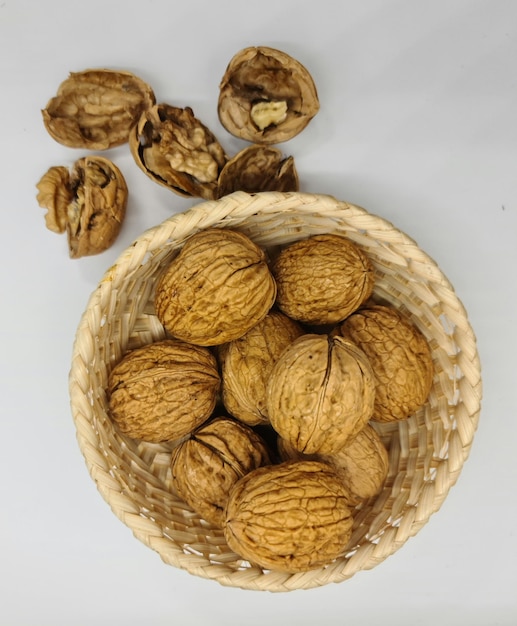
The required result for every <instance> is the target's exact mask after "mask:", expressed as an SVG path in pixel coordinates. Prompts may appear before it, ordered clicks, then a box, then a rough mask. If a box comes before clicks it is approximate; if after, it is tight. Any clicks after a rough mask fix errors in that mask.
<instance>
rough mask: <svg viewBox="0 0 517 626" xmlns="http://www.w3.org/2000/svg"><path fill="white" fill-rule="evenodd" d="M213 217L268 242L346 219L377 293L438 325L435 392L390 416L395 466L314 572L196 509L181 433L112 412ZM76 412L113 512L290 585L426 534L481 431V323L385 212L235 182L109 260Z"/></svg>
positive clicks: (243, 582)
mask: <svg viewBox="0 0 517 626" xmlns="http://www.w3.org/2000/svg"><path fill="white" fill-rule="evenodd" d="M210 226H218V227H228V228H233V229H238V230H241V231H243V232H244V233H246V234H247V235H249V236H250V237H251V238H252V239H253V240H254V241H256V242H257V243H258V244H259V245H261V246H264V247H266V248H271V247H274V246H278V245H282V244H286V243H289V242H292V241H295V240H297V239H300V238H303V237H307V236H309V235H312V234H317V233H323V232H336V233H342V234H345V235H346V236H348V237H349V238H350V239H351V240H353V241H354V242H356V243H357V244H359V245H360V246H361V247H362V248H363V249H364V250H365V251H366V253H367V254H368V255H369V257H370V258H371V260H372V262H373V265H374V268H375V274H376V287H375V292H374V293H375V297H376V298H378V299H379V300H380V301H384V302H388V303H391V304H393V305H394V306H396V307H398V308H400V309H402V310H403V311H404V312H405V313H407V314H408V315H409V316H410V317H411V318H412V320H413V321H414V323H415V324H416V325H417V326H418V327H419V328H420V330H421V331H422V332H423V333H424V334H425V336H426V337H427V339H428V341H429V343H430V345H431V347H432V352H433V358H434V365H435V378H434V383H433V387H432V391H431V394H430V396H429V401H428V403H427V404H426V405H425V406H424V407H423V408H422V409H421V410H419V411H418V412H417V413H416V414H414V415H413V416H411V417H410V418H409V419H407V420H404V421H401V422H399V423H395V424H388V425H382V426H381V429H380V430H381V434H382V437H383V440H384V442H385V443H386V445H387V446H388V448H389V458H390V466H389V474H388V478H387V481H386V484H385V486H384V489H383V491H382V492H381V494H380V495H379V496H378V497H377V498H375V499H372V501H369V502H367V503H365V504H364V505H362V506H361V507H360V508H358V510H357V514H356V516H355V524H354V531H353V535H352V538H351V541H350V544H349V549H348V552H347V554H346V555H345V556H344V557H342V558H340V559H339V560H337V561H335V562H333V563H332V564H331V565H329V566H327V567H324V568H321V569H316V570H314V571H310V572H307V573H303V574H291V575H289V574H283V573H278V572H272V571H267V570H262V569H260V568H259V567H256V566H254V565H251V564H249V563H247V562H245V561H243V560H241V559H240V558H239V557H238V556H237V555H236V554H234V553H232V552H231V551H230V550H229V548H228V547H227V545H226V543H225V541H224V538H223V535H222V531H221V530H219V529H215V528H213V527H212V526H210V525H209V524H208V523H206V522H205V521H204V520H202V519H201V518H200V517H199V516H198V515H197V514H195V513H194V512H192V510H191V509H189V507H188V506H187V505H185V504H184V503H183V502H182V501H181V500H179V499H178V498H177V497H176V496H175V495H174V493H173V491H172V489H171V485H170V469H169V458H170V447H169V445H167V444H148V443H141V442H138V441H134V440H131V439H129V438H127V437H125V436H123V435H121V434H120V433H119V432H118V431H117V430H116V428H115V427H114V426H113V424H112V422H111V421H110V419H109V417H108V415H107V408H106V396H105V388H106V380H107V376H108V372H109V370H110V367H112V366H113V364H115V363H116V362H117V361H118V360H119V359H120V358H121V357H122V355H123V354H124V353H125V352H126V351H127V350H128V349H131V348H135V347H137V346H140V345H142V344H146V343H149V342H152V341H154V340H158V339H161V338H162V337H163V336H164V330H163V328H162V326H161V324H160V323H159V322H158V321H157V319H156V317H155V315H154V311H153V288H154V285H155V282H156V278H157V276H158V275H159V273H160V269H161V267H162V265H163V263H164V262H167V260H168V259H171V258H172V257H173V256H174V255H175V254H176V252H177V250H178V249H179V248H180V247H181V245H182V244H183V242H184V241H185V239H186V238H187V237H188V236H190V235H192V234H193V233H194V232H196V231H198V230H200V229H203V228H207V227H210ZM70 397H71V408H72V414H73V418H74V421H75V425H76V428H77V438H78V442H79V446H80V449H81V451H82V454H83V455H84V458H85V460H86V464H87V467H88V470H89V472H90V474H91V477H92V478H93V480H94V481H95V483H96V485H97V488H98V490H99V491H100V493H101V494H102V496H103V497H104V499H105V500H106V501H107V503H108V504H109V505H110V507H111V508H112V510H113V512H114V513H115V515H117V516H118V517H119V519H120V520H121V521H122V522H123V523H124V524H126V525H127V526H128V527H129V528H130V529H131V530H132V531H133V533H134V535H135V536H136V537H137V538H138V539H139V540H141V541H142V542H144V543H145V544H146V545H147V546H149V547H150V548H152V549H153V550H155V551H156V552H157V553H158V554H159V555H160V557H161V558H162V559H163V561H164V562H166V563H168V564H170V565H173V566H175V567H178V568H182V569H185V570H187V571H188V572H190V573H191V574H194V575H196V576H200V577H204V578H211V579H215V580H216V581H218V582H219V583H220V584H222V585H227V586H233V587H240V588H244V589H256V590H269V591H290V590H294V589H300V588H305V589H307V588H312V587H317V586H321V585H325V584H327V583H330V582H340V581H343V580H346V579H348V578H350V577H351V576H353V575H354V574H355V573H356V572H358V571H361V570H367V569H371V568H372V567H374V566H376V565H377V564H379V563H380V562H382V561H383V560H384V559H385V558H386V557H388V556H389V555H391V554H393V553H394V552H395V551H396V550H398V549H399V548H400V547H401V546H402V545H403V544H404V543H405V542H406V540H407V539H408V538H409V537H411V536H413V535H415V534H416V533H417V532H418V531H419V530H420V528H422V526H423V525H424V524H426V522H427V521H428V520H429V518H430V516H431V515H432V514H433V513H434V512H435V511H437V510H438V509H439V508H440V506H441V504H442V502H443V501H444V499H445V497H446V496H447V493H448V491H449V489H450V488H451V486H452V485H454V483H455V482H456V480H457V478H458V475H459V473H460V471H461V469H462V466H463V463H464V462H465V460H466V458H467V456H468V454H469V451H470V448H471V445H472V441H473V437H474V433H475V431H476V427H477V423H478V418H479V411H480V402H481V377H480V365H479V358H478V353H477V348H476V340H475V336H474V334H473V332H472V329H471V327H470V325H469V322H468V319H467V314H466V312H465V310H464V307H463V306H462V304H461V302H459V300H458V298H457V297H456V295H455V292H454V290H453V287H452V286H451V285H450V283H449V281H448V280H447V279H446V278H445V277H444V275H443V273H442V272H441V271H440V269H439V268H438V267H437V265H436V264H435V263H434V262H433V261H432V260H431V259H430V258H429V257H428V256H427V255H426V254H425V253H424V252H422V250H420V249H419V248H418V246H417V245H416V244H415V242H414V241H412V240H411V239H410V238H409V237H407V236H406V235H405V234H403V233H402V232H400V231H398V230H397V229H396V228H394V227H393V226H392V225H391V224H390V223H388V222H387V221H385V220H383V219H381V218H379V217H376V216H374V215H371V214H369V213H368V212H366V211H365V210H364V209H361V208H359V207H356V206H353V205H350V204H347V203H345V202H341V201H338V200H336V199H334V198H332V197H330V196H326V195H310V194H301V193H274V192H268V193H261V194H255V195H248V194H245V193H242V192H236V193H234V194H231V195H229V196H226V197H224V198H222V199H221V200H218V201H213V202H202V203H200V204H198V205H197V206H194V207H193V208H191V209H190V210H188V211H186V212H184V213H180V214H177V215H174V216H173V217H171V218H169V219H168V220H166V221H165V222H164V223H162V224H160V225H159V226H156V227H154V228H151V229H150V230H148V231H146V232H144V233H143V234H142V235H141V236H140V237H139V238H138V239H137V240H136V241H135V242H134V243H133V245H131V246H130V247H129V248H128V249H127V250H126V251H125V252H124V253H123V254H122V255H121V256H120V257H119V259H118V261H117V262H116V264H115V265H114V266H113V267H111V268H110V269H109V270H108V271H107V272H106V274H105V276H104V278H103V279H102V281H101V283H100V284H99V286H98V287H97V289H96V290H95V291H94V292H93V294H92V295H91V297H90V300H89V303H88V306H87V308H86V311H85V312H84V315H83V316H82V319H81V321H80V324H79V327H78V330H77V336H76V340H75V343H74V349H73V360H72V366H71V372H70Z"/></svg>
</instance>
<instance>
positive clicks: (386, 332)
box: [339, 305, 434, 422]
mask: <svg viewBox="0 0 517 626" xmlns="http://www.w3.org/2000/svg"><path fill="white" fill-rule="evenodd" d="M339 333H340V334H341V335H342V336H343V337H345V338H347V339H349V340H350V341H353V342H354V343H356V344H357V345H358V346H359V347H360V348H361V349H362V350H363V352H365V354H366V355H367V356H368V359H369V361H370V363H371V364H372V369H373V372H374V375H375V381H376V394H375V405H374V409H373V415H372V419H374V420H376V421H379V422H392V421H395V420H401V419H406V418H408V417H409V416H410V415H411V414H412V413H414V412H415V411H416V410H417V409H419V408H420V407H421V406H422V405H423V404H424V403H425V401H426V400H427V398H428V396H429V392H430V390H431V386H432V383H433V372H434V368H433V360H432V353H431V348H430V346H429V344H428V343H427V340H426V338H425V337H424V335H423V334H422V333H421V332H420V331H419V330H418V328H417V327H416V326H415V325H414V324H413V323H412V322H411V320H410V319H409V318H408V317H406V316H405V315H404V314H403V313H401V312H400V311H398V310H397V309H395V308H393V307H390V306H384V305H373V306H368V307H364V308H362V309H360V310H359V311H356V312H355V313H354V314H353V315H351V316H350V317H348V318H347V319H346V320H345V321H344V322H343V323H342V324H341V325H340V326H339Z"/></svg>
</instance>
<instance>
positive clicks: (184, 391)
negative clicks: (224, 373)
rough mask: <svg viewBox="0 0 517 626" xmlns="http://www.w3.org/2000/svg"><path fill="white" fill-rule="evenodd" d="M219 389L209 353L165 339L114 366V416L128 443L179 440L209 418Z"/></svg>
mask: <svg viewBox="0 0 517 626" xmlns="http://www.w3.org/2000/svg"><path fill="white" fill-rule="evenodd" d="M220 383H221V381H220V377H219V371H218V368H217V361H216V359H215V357H214V355H213V354H212V353H211V352H210V351H209V350H208V349H207V348H203V347H200V346H194V345H191V344H188V343H185V342H182V341H176V340H172V339H164V340H162V341H157V342H155V343H152V344H148V345H144V346H142V347H140V348H136V349H134V350H132V351H131V352H128V353H127V354H126V355H125V356H124V357H123V358H122V360H121V361H119V362H118V363H117V364H116V365H115V367H114V368H113V369H112V371H111V372H110V374H109V377H108V388H107V394H108V402H109V411H110V414H111V417H112V419H113V421H114V422H115V423H116V424H117V425H118V427H119V428H120V430H121V431H122V432H123V433H124V434H126V435H128V436H129V437H133V438H135V439H142V440H144V441H149V442H160V441H171V440H175V439H179V438H181V437H183V436H185V435H187V434H188V433H190V432H191V431H192V430H193V429H194V428H196V427H197V426H200V425H201V424H202V423H203V422H205V421H206V420H207V419H208V418H209V417H210V415H211V414H212V411H213V409H214V407H215V404H216V401H217V397H218V393H219V389H220Z"/></svg>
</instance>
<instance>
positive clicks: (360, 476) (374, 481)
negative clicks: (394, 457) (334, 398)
mask: <svg viewBox="0 0 517 626" xmlns="http://www.w3.org/2000/svg"><path fill="white" fill-rule="evenodd" d="M278 450H279V453H280V457H281V458H282V459H284V460H289V459H293V460H302V459H306V460H314V461H322V462H324V463H328V464H329V465H331V466H332V467H333V468H334V470H335V471H336V473H337V474H338V476H339V477H340V478H341V480H342V481H343V484H344V486H345V487H346V489H347V493H348V503H349V504H350V506H355V505H357V504H359V503H360V502H362V501H363V500H366V499H368V498H371V497H373V496H376V495H377V494H378V493H379V492H380V490H381V488H382V486H383V484H384V481H385V480H386V476H387V475H388V465H389V458H388V451H387V450H386V448H385V446H384V444H383V443H382V441H381V438H380V437H379V435H378V434H377V431H376V430H375V428H374V427H373V426H371V425H370V424H366V426H365V427H364V428H363V429H362V430H360V431H359V432H358V433H357V435H355V436H354V437H352V438H350V439H348V440H347V442H346V443H345V445H344V446H343V447H342V448H340V449H339V450H337V451H336V452H334V453H333V454H312V455H305V454H303V453H301V452H298V450H296V448H294V447H293V446H292V445H291V444H290V443H289V442H288V441H286V440H285V439H282V438H279V440H278Z"/></svg>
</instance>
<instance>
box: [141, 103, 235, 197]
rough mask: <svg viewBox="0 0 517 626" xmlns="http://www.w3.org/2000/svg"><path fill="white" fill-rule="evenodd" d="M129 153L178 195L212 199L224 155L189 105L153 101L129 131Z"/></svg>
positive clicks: (215, 191) (215, 192) (224, 161)
mask: <svg viewBox="0 0 517 626" xmlns="http://www.w3.org/2000/svg"><path fill="white" fill-rule="evenodd" d="M129 146H130V149H131V154H132V155H133V158H134V159H135V161H136V163H137V165H138V167H139V168H140V169H141V170H142V171H143V172H145V173H146V174H147V176H149V178H151V179H152V180H154V181H155V182H156V183H158V184H160V185H162V186H164V187H167V188H168V189H170V190H172V191H174V192H175V193H177V194H179V195H180V196H184V197H199V198H203V199H205V200H213V199H215V198H216V197H217V193H218V192H217V187H218V179H219V174H220V172H221V170H222V168H223V166H224V164H225V163H226V161H227V156H226V154H225V152H224V149H223V148H222V146H221V144H220V143H219V142H218V141H217V139H216V137H215V135H214V134H213V133H212V132H211V131H210V130H209V129H208V128H207V127H206V126H205V125H204V124H203V123H202V122H201V121H200V120H198V119H197V118H196V116H195V115H194V112H193V111H192V109H191V108H190V107H185V108H180V107H175V106H171V105H169V104H165V103H162V104H157V105H155V106H153V107H152V108H150V109H147V110H146V111H144V112H143V113H142V115H141V117H140V119H139V120H138V123H137V124H136V125H135V127H134V128H133V130H132V131H131V135H130V138H129Z"/></svg>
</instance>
